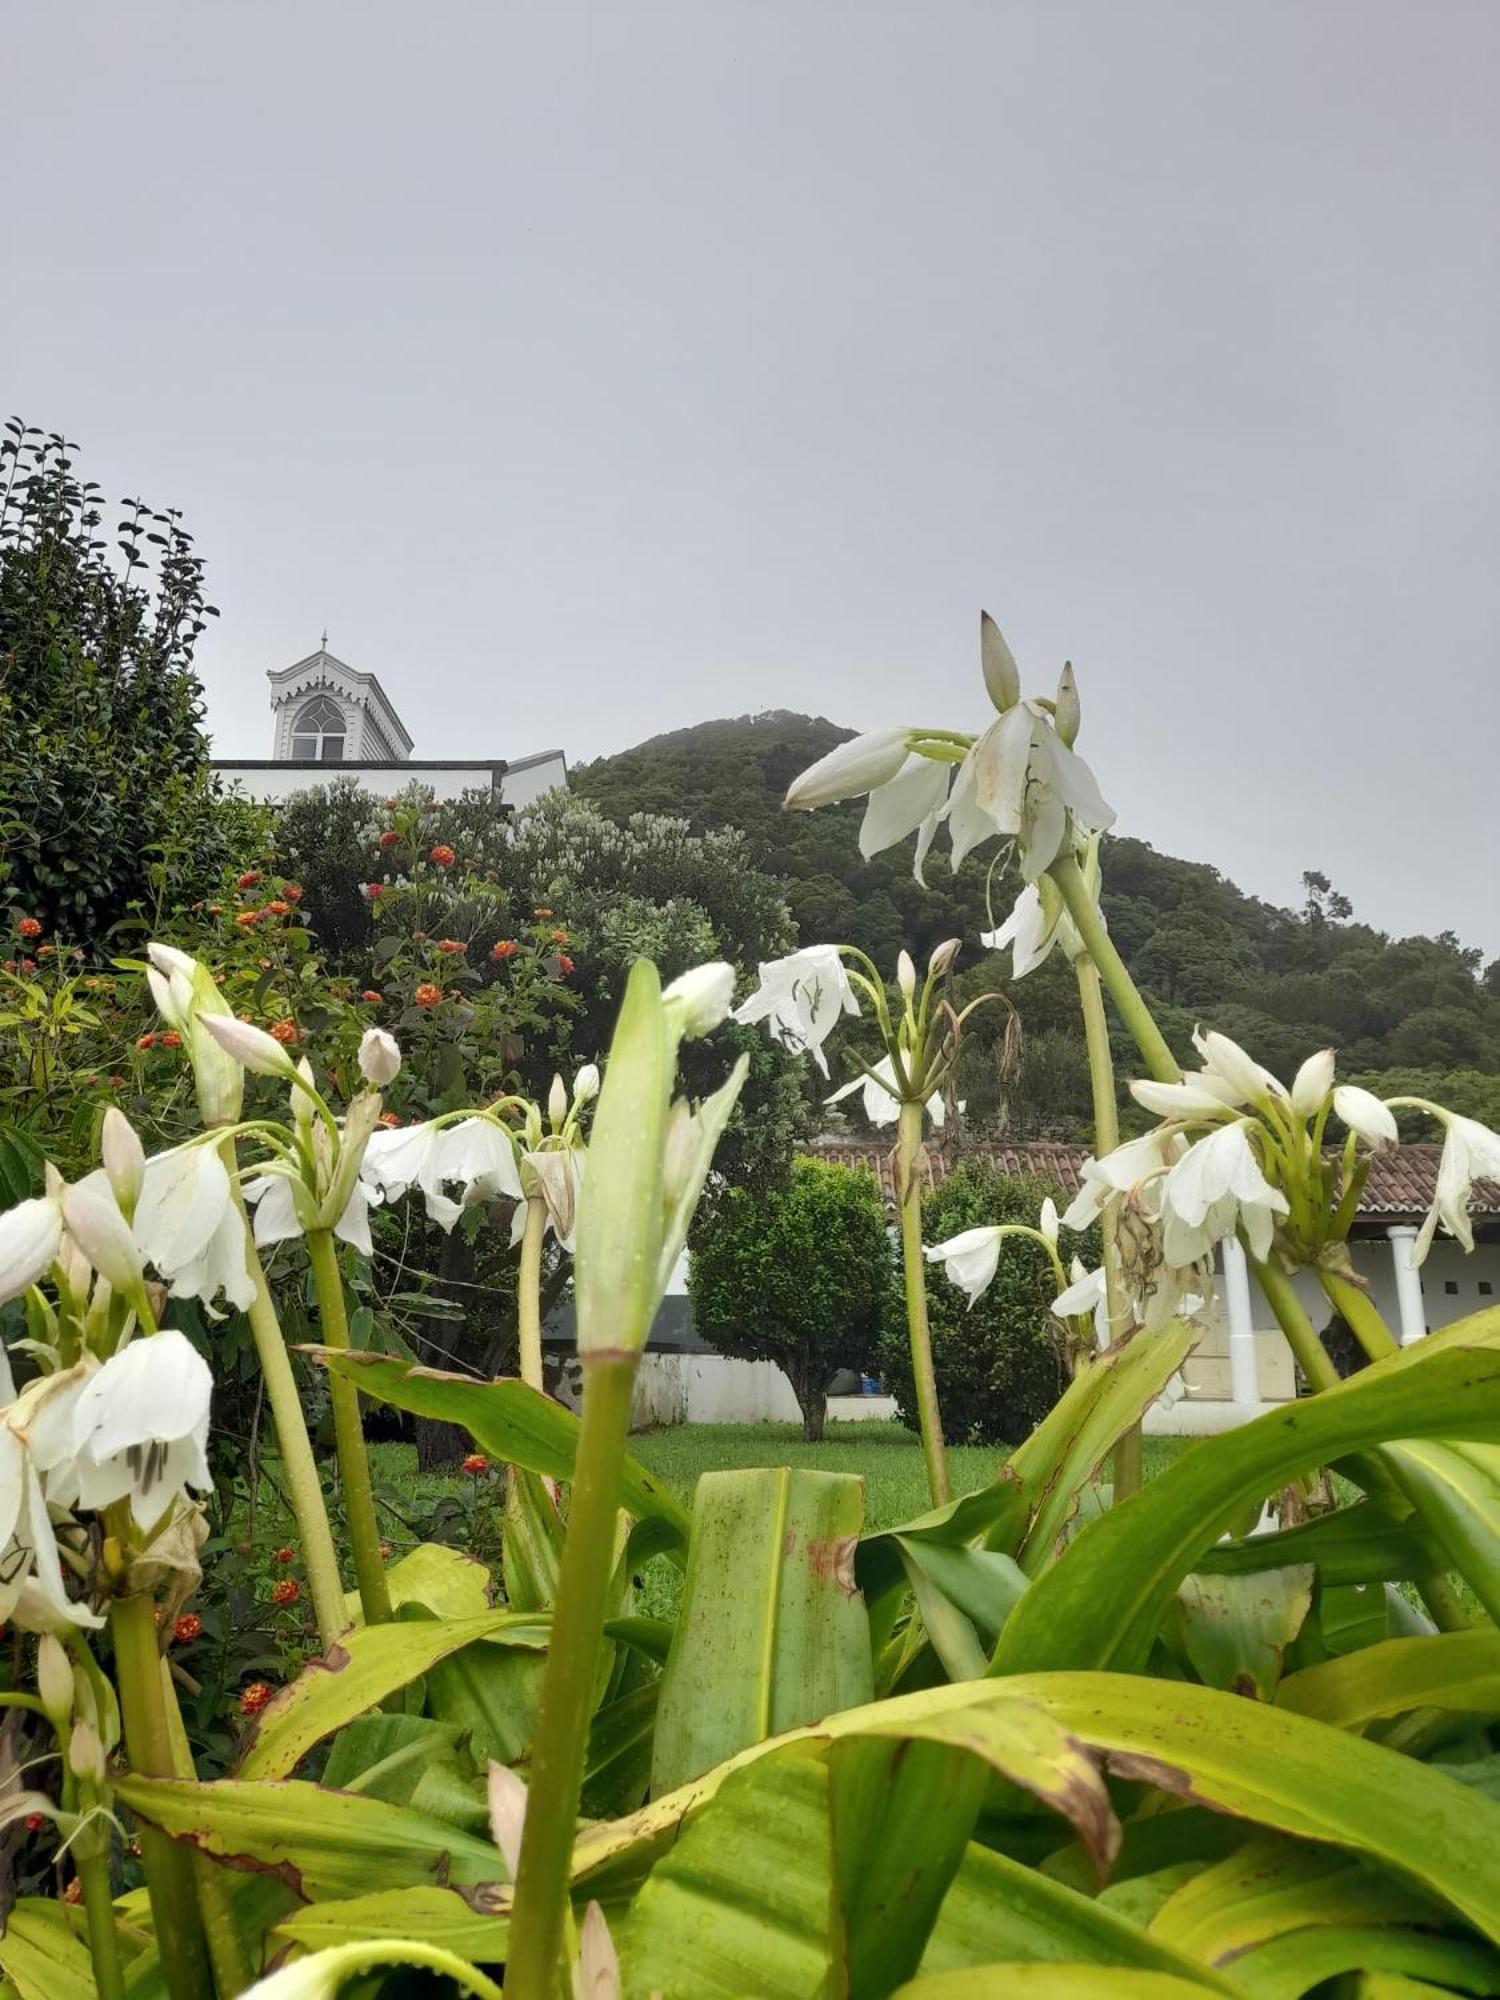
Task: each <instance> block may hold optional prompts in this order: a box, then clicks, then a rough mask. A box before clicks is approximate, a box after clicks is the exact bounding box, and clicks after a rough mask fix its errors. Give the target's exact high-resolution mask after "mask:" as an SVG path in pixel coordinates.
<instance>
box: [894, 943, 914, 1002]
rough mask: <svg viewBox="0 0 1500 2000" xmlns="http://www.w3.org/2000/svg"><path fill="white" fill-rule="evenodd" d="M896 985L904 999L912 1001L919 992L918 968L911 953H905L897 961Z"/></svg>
mask: <svg viewBox="0 0 1500 2000" xmlns="http://www.w3.org/2000/svg"><path fill="white" fill-rule="evenodd" d="M896 984H897V985H898V986H899V987H900V988H901V994H902V998H903V999H906V1000H910V999H911V997H912V995H913V994H914V993H915V992H916V990H917V968H916V967H915V966H914V965H913V964H912V962H911V953H910V952H909V951H903V952H902V954H901V956H900V957H899V958H898V959H897V960H896Z"/></svg>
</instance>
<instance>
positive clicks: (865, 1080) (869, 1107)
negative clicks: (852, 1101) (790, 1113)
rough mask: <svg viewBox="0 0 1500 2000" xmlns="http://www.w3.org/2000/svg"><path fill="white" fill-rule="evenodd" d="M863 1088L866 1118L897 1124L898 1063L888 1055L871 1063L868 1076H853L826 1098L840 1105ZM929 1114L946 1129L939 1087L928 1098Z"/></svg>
mask: <svg viewBox="0 0 1500 2000" xmlns="http://www.w3.org/2000/svg"><path fill="white" fill-rule="evenodd" d="M856 1090H858V1091H862V1092H863V1097H862V1100H861V1102H862V1106H863V1109H864V1114H865V1116H866V1118H868V1119H869V1121H870V1123H871V1124H872V1125H894V1124H895V1123H896V1121H897V1119H898V1118H899V1117H900V1116H901V1097H900V1091H899V1088H898V1086H897V1083H896V1070H895V1065H894V1064H893V1063H892V1061H891V1059H890V1057H889V1056H888V1055H886V1056H882V1057H881V1058H880V1061H879V1062H878V1063H872V1064H871V1065H870V1072H869V1074H868V1075H867V1076H856V1077H851V1079H850V1080H849V1082H848V1083H842V1084H840V1085H839V1087H838V1089H837V1090H835V1091H834V1092H833V1093H832V1095H831V1096H828V1097H825V1098H824V1099H823V1102H824V1103H825V1104H837V1103H838V1102H839V1101H840V1100H841V1099H842V1098H845V1097H852V1096H853V1095H854V1093H855V1091H856ZM926 1108H927V1115H928V1117H929V1118H930V1119H931V1120H932V1122H933V1124H934V1125H935V1126H937V1127H938V1128H939V1130H941V1129H942V1125H943V1121H944V1119H945V1117H946V1116H947V1111H946V1107H945V1106H944V1104H943V1095H942V1092H941V1091H938V1090H935V1091H934V1092H933V1093H932V1095H931V1097H929V1098H928V1100H927V1107H926Z"/></svg>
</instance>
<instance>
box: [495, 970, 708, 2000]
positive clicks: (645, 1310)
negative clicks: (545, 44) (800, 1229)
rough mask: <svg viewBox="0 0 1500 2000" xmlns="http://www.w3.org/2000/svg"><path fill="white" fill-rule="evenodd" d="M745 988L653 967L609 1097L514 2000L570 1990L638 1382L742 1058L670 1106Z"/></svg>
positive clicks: (581, 1276) (536, 1742)
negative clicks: (701, 1038)
mask: <svg viewBox="0 0 1500 2000" xmlns="http://www.w3.org/2000/svg"><path fill="white" fill-rule="evenodd" d="M733 980H734V974H733V969H732V968H731V967H729V966H727V965H725V966H704V967H700V968H699V969H698V970H697V971H696V972H693V973H689V974H687V975H686V976H685V977H684V978H683V979H680V980H678V981H676V982H675V983H674V984H673V985H672V986H669V987H668V988H667V990H666V991H665V992H663V991H662V989H661V984H660V980H659V978H658V976H657V972H656V968H655V967H654V966H653V965H651V964H650V963H649V961H646V960H641V961H639V962H638V963H637V964H636V966H635V967H634V969H633V970H632V972H631V975H630V982H629V985H628V987H627V988H626V993H625V1001H624V1005H623V1006H622V1008H621V1010H620V1018H619V1022H618V1024H617V1026H616V1029H615V1038H614V1044H613V1047H612V1049H611V1053H610V1060H609V1065H608V1068H607V1071H606V1074H605V1080H604V1087H603V1090H602V1091H601V1093H600V1096H599V1104H598V1110H597V1114H596V1116H595V1119H594V1128H593V1136H592V1140H591V1143H590V1149H589V1172H588V1175H587V1178H586V1179H585V1181H584V1183H583V1188H582V1191H581V1195H580V1199H579V1214H578V1233H577V1249H576V1258H577V1270H576V1275H575V1279H574V1294H575V1298H576V1301H577V1313H578V1352H579V1357H580V1359H581V1361H582V1364H583V1417H582V1423H581V1426H580V1431H579V1438H578V1449H577V1459H576V1463H575V1467H574V1477H573V1490H572V1500H571V1504H570V1508H569V1513H568V1530H567V1538H566V1541H565V1542H564V1545H563V1555H562V1564H561V1568H560V1572H559V1576H558V1585H557V1597H556V1604H555V1609H554V1612H553V1623H552V1640H551V1644H550V1645H549V1647H548V1649H547V1662H546V1667H545V1670H544V1672H543V1677H542V1692H541V1701H540V1705H539V1708H538V1712H537V1724H536V1732H535V1736H534V1739H533V1744H532V1761H531V1786H530V1799H529V1804H528V1807H527V1811H526V1820H525V1830H524V1833H523V1836H522V1841H521V1852H520V1858H519V1862H518V1865H517V1869H516V1884H515V1900H514V1909H513V1914H512V1917H511V1927H510V1941H509V1948H508V1953H507V1962H506V1978H505V1990H506V1995H507V2000H552V1996H554V1995H555V1994H556V1993H557V1992H558V1990H559V1984H560V1980H561V1978H562V1976H563V1975H562V1966H563V1942H564V1933H565V1928H566V1926H565V1918H566V1914H567V1910H568V1871H569V1864H570V1858H571V1855H572V1848H573V1838H574V1832H575V1828H576V1824H577V1817H578V1798H579V1792H580V1788H581V1784H582V1778H583V1760H584V1751H585V1746H586V1743H587V1738H588V1721H589V1714H590V1710H591V1707H592V1703H593V1694H594V1682H595V1675H596V1672H597V1668H598V1659H599V1646H600V1642H601V1639H602V1637H603V1631H604V1606H605V1600H606V1593H607V1586H608V1582H609V1576H610V1571H611V1569H612V1567H613V1564H614V1558H615V1528H616V1521H617V1517H618V1512H619V1482H620V1468H621V1464H622V1461H623V1458H624V1452H625V1440H626V1437H627V1434H628V1431H629V1424H630V1404H631V1395H632V1391H633V1388H634V1383H635V1375H636V1369H637V1367H638V1366H639V1362H640V1357H641V1353H642V1351H643V1350H644V1348H645V1345H646V1340H647V1336H648V1335H649V1333H650V1330H651V1322H652V1320H653V1319H654V1318H655V1315H656V1310H657V1307H658V1306H659V1305H660V1303H661V1299H662V1295H663V1293H664V1292H665V1290H666V1287H667V1282H668V1280H669V1278H670V1277H671V1274H672V1269H673V1266H674V1265H675V1264H676V1262H677V1259H678V1257H679V1256H680V1255H681V1252H682V1249H683V1246H684V1244H685V1243H686V1241H687V1232H688V1225H689V1224H690V1222H691V1221H692V1218H693V1213H694V1211H695V1209H696V1208H697V1205H698V1199H699V1196H700V1195H701V1194H702V1191H703V1185H704V1182H705V1180H706V1179H707V1177H708V1172H709V1168H710V1166H711V1165H712V1162H713V1155H714V1148H715V1146H716V1145H717V1143H718V1140H719V1137H720V1135H721V1134H722V1132H723V1130H724V1127H725V1125H726V1124H727V1123H728V1121H729V1116H730V1113H731V1112H732V1110H733V1108H734V1104H735V1100H736V1099H737V1097H738V1095H739V1091H740V1087H741V1085H742V1083H743V1082H744V1078H745V1072H746V1069H747V1068H748V1060H747V1058H745V1057H743V1056H742V1057H741V1058H740V1060H739V1062H738V1063H737V1064H736V1065H735V1068H734V1070H733V1072H732V1073H731V1075H730V1077H729V1080H728V1082H727V1083H725V1084H724V1085H723V1087H722V1088H721V1089H719V1090H718V1091H716V1092H715V1093H714V1095H713V1096H712V1097H710V1098H708V1099H707V1100H706V1101H705V1102H704V1103H703V1104H702V1105H700V1106H699V1107H698V1108H697V1109H696V1110H695V1109H693V1108H691V1107H690V1106H689V1105H688V1104H687V1103H686V1102H685V1101H684V1100H682V1099H678V1100H677V1101H676V1102H675V1103H674V1101H673V1098H672V1086H673V1079H674V1076H675V1072H676V1064H677V1047H678V1043H679V1042H680V1041H681V1040H682V1039H683V1038H684V1037H687V1036H694V1035H701V1034H705V1033H707V1032H708V1031H709V1030H710V1029H711V1028H713V1027H715V1026H716V1025H717V1024H718V1023H719V1022H720V1021H721V1020H722V1019H723V1018H724V1015H725V1014H726V1012H727V1011H728V1007H729V1000H730V995H731V993H732V991H733Z"/></svg>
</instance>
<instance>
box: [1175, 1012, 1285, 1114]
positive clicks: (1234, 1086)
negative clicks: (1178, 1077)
mask: <svg viewBox="0 0 1500 2000" xmlns="http://www.w3.org/2000/svg"><path fill="white" fill-rule="evenodd" d="M1193 1047H1194V1048H1195V1049H1196V1050H1197V1051H1198V1053H1199V1055H1200V1056H1202V1058H1203V1070H1202V1073H1201V1074H1200V1075H1199V1076H1198V1077H1195V1078H1192V1079H1190V1081H1192V1082H1196V1083H1201V1084H1203V1085H1204V1086H1205V1087H1207V1088H1208V1089H1210V1090H1212V1089H1214V1088H1215V1087H1217V1088H1219V1089H1222V1090H1223V1092H1224V1093H1225V1096H1224V1102H1225V1103H1226V1104H1232V1105H1234V1106H1235V1107H1236V1108H1238V1107H1239V1106H1240V1105H1242V1104H1263V1103H1264V1102H1265V1100H1266V1099H1267V1098H1268V1097H1277V1098H1280V1099H1282V1100H1283V1101H1285V1098H1286V1094H1287V1092H1286V1085H1285V1084H1284V1083H1283V1082H1282V1081H1281V1079H1280V1078H1279V1077H1276V1076H1273V1075H1272V1074H1271V1072H1270V1070H1268V1069H1266V1068H1264V1067H1263V1066H1262V1065H1261V1064H1260V1063H1258V1062H1256V1060H1255V1058H1254V1057H1253V1056H1251V1055H1248V1054H1247V1053H1246V1052H1245V1050H1244V1049H1242V1048H1241V1047H1240V1045H1239V1043H1238V1042H1234V1041H1231V1040H1230V1039H1229V1037H1228V1035H1221V1034H1219V1033H1218V1032H1217V1031H1216V1030H1215V1029H1213V1028H1209V1029H1207V1030H1206V1031H1205V1030H1204V1029H1202V1028H1194V1030H1193Z"/></svg>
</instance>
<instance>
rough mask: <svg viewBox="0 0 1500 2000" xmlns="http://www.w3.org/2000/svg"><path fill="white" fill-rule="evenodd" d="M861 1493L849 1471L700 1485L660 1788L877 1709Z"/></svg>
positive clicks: (667, 1697) (664, 1724) (731, 1477)
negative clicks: (844, 1715)
mask: <svg viewBox="0 0 1500 2000" xmlns="http://www.w3.org/2000/svg"><path fill="white" fill-rule="evenodd" d="M863 1505H864V1499H863V1486H862V1483H861V1482H860V1481H859V1480H858V1479H857V1478H854V1477H853V1476H851V1475H849V1474H846V1473H828V1472H793V1471H790V1470H789V1469H787V1468H786V1467H782V1468H781V1469H779V1470H776V1471H764V1472H710V1473H705V1474H704V1476H703V1478H702V1479H700V1480H699V1482H698V1491H697V1494H696V1496H695V1501H694V1507H693V1537H692V1542H691V1545H690V1547H689V1552H688V1568H687V1578H686V1582H685V1584H684V1586H683V1599H682V1607H681V1609H680V1611H679V1612H678V1616H677V1629H676V1633H675V1635H674V1638H673V1642H672V1650H671V1653H670V1654H669V1655H668V1659H667V1665H666V1671H665V1673H664V1674H663V1676H662V1683H661V1698H660V1702H659V1704H658V1708H657V1720H656V1739H655V1746H654V1749H653V1753H652V1763H651V1783H652V1789H653V1790H654V1791H656V1792H658V1793H659V1792H665V1791H671V1790H673V1789H675V1788H676V1787H677V1786H678V1785H682V1784H685V1783H686V1782H687V1781H688V1780H689V1779H691V1778H695V1777H697V1776H698V1774H699V1773H700V1772H701V1771H706V1770H708V1769H710V1768H711V1767H712V1766H713V1765H715V1764H720V1763H722V1762H723V1761H724V1759H725V1758H726V1757H731V1756H733V1755H734V1753H735V1752H736V1751H737V1750H742V1749H745V1748H746V1747H747V1746H748V1745H750V1744H753V1743H759V1742H761V1741H762V1740H763V1739H764V1738H766V1737H768V1736H775V1735H779V1734H781V1733H782V1732H783V1731H784V1730H787V1729H794V1728H796V1727H798V1726H799V1725H800V1724H802V1723H806V1722H816V1721H817V1720H818V1719H819V1718H820V1717H822V1716H824V1715H828V1714H831V1713H833V1712H834V1711H835V1710H838V1709H845V1708H852V1707H855V1706H856V1705H857V1704H859V1703H860V1702H862V1701H868V1700H869V1698H870V1694H871V1692H872V1686H871V1667H870V1636H869V1627H868V1623H867V1621H866V1617H865V1608H864V1600H863V1598H862V1597H861V1596H860V1594H859V1591H858V1590H857V1588H856V1586H855V1582H854V1550H855V1546H856V1543H857V1539H858V1535H859V1527H860V1521H861V1516H862V1512H863Z"/></svg>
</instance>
